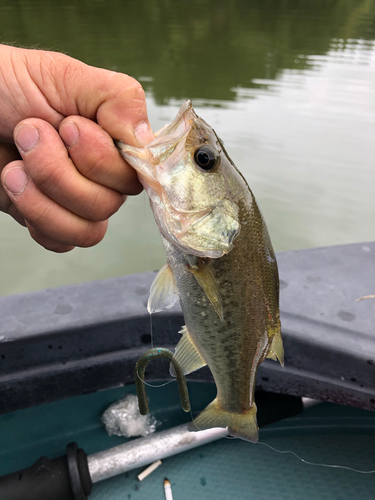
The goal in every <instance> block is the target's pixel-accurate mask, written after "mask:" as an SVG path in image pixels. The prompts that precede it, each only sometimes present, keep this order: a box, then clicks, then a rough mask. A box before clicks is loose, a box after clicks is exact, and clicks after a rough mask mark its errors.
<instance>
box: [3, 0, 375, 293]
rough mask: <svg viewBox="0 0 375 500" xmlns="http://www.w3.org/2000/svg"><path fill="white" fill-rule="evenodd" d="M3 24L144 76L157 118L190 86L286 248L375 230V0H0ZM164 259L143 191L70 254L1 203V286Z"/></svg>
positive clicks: (167, 115) (21, 37)
mask: <svg viewBox="0 0 375 500" xmlns="http://www.w3.org/2000/svg"><path fill="white" fill-rule="evenodd" d="M0 37H1V40H2V41H4V42H7V43H14V44H18V45H21V46H29V47H30V46H36V47H40V48H47V49H53V50H59V51H63V52H65V53H68V54H69V55H71V56H73V57H76V58H78V59H82V60H83V61H85V62H87V63H89V64H92V65H95V66H102V67H105V68H109V69H113V70H117V71H122V72H126V73H128V74H130V75H132V76H134V77H136V78H138V79H139V80H140V81H141V82H142V84H143V86H144V88H145V90H146V93H147V99H148V110H149V115H150V121H151V124H152V126H153V128H154V130H157V129H158V128H160V127H162V126H163V125H164V124H165V123H166V122H168V121H170V120H171V119H172V118H173V117H174V115H175V113H176V111H177V109H178V107H179V105H180V104H181V103H182V102H183V100H184V99H186V98H191V99H192V100H193V103H194V106H195V108H196V110H197V112H198V114H200V115H201V116H202V117H203V118H204V119H205V120H206V121H207V122H209V123H210V124H211V125H212V126H213V127H214V128H215V129H216V131H217V133H218V134H219V136H220V137H221V138H222V139H223V141H224V143H225V146H226V148H227V150H228V152H229V154H230V155H231V157H232V158H233V160H234V162H235V163H236V165H237V166H238V167H239V168H240V170H241V171H242V172H243V173H244V175H245V177H246V179H247V181H248V183H249V185H250V186H251V188H252V189H253V191H254V193H255V196H256V197H257V200H258V202H259V204H260V206H261V209H262V211H263V214H264V216H265V218H266V221H267V224H268V228H269V231H270V234H271V238H272V241H273V243H274V246H275V249H276V250H277V251H282V250H289V249H298V248H308V247H314V246H321V245H333V244H343V243H350V242H358V241H366V240H373V239H374V220H375V203H374V188H375V167H374V158H375V141H374V135H375V43H374V39H375V1H374V0H314V1H313V0H305V1H298V0H294V1H291V0H290V1H288V0H272V1H270V0H269V1H268V0H256V1H255V0H235V1H231V2H228V0H225V1H224V0H205V1H191V0H189V1H187V0H182V1H172V0H134V1H130V0H129V1H120V0H117V1H102V0H90V2H89V1H81V2H73V1H64V2H57V1H51V0H50V1H47V0H45V1H40V0H39V1H37V0H35V1H31V0H29V1H26V0H18V1H17V0H12V1H10V0H5V1H4V0H3V1H2V2H1V3H0ZM164 262H165V258H164V255H163V251H162V247H161V244H160V241H159V236H158V231H157V229H156V227H155V224H154V221H153V217H152V214H151V213H150V210H149V208H148V201H147V200H146V198H145V195H141V196H138V197H136V198H133V199H129V200H128V202H127V203H126V204H125V206H124V207H123V208H122V209H121V210H120V212H119V213H118V214H116V215H115V216H114V217H112V219H111V222H110V226H109V230H108V233H107V236H106V237H105V239H104V240H103V242H101V243H100V244H99V245H97V246H96V247H94V248H91V249H75V250H74V251H73V252H70V253H68V254H64V255H57V254H53V253H51V252H48V251H46V250H44V249H43V248H42V247H39V246H38V245H37V244H36V243H34V241H33V240H32V239H31V238H30V237H29V236H28V233H27V231H26V230H25V229H24V228H22V227H20V226H18V225H17V223H15V222H14V221H13V220H12V219H11V218H10V217H8V216H7V215H4V214H0V295H7V294H14V293H19V292H24V291H30V290H37V289H41V288H46V287H53V286H59V285H65V284H70V283H78V282H82V281H90V280H95V279H102V278H107V277H112V276H120V275H124V274H130V273H135V272H142V271H146V270H151V269H157V268H160V267H161V266H162V265H163V263H164Z"/></svg>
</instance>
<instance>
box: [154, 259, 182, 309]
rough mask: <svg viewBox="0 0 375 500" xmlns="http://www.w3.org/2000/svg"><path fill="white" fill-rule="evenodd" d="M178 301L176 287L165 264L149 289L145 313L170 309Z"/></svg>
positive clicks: (169, 269)
mask: <svg viewBox="0 0 375 500" xmlns="http://www.w3.org/2000/svg"><path fill="white" fill-rule="evenodd" d="M177 300H178V294H177V287H176V283H175V280H174V277H173V273H172V270H171V268H170V266H169V264H165V265H164V266H163V267H162V268H161V269H160V271H159V272H158V274H157V275H156V277H155V279H154V281H153V282H152V285H151V288H150V297H149V299H148V302H147V311H148V312H149V313H150V314H151V313H155V312H159V311H163V310H164V309H170V308H171V307H172V306H174V305H175V303H176V302H177Z"/></svg>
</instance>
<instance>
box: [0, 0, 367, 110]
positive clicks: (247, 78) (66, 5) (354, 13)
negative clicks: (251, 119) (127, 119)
mask: <svg viewBox="0 0 375 500" xmlns="http://www.w3.org/2000/svg"><path fill="white" fill-rule="evenodd" d="M0 9H1V11H2V13H3V14H4V15H2V16H1V17H0V28H1V29H0V32H1V37H2V38H3V40H6V41H8V42H12V41H16V42H18V43H19V44H21V45H24V44H26V45H28V44H29V45H32V46H34V45H35V44H36V43H37V44H38V45H39V46H40V47H41V48H54V49H56V50H63V51H66V52H67V53H69V54H70V55H73V56H75V57H78V58H81V59H83V60H85V61H86V62H87V63H90V64H93V65H97V66H103V67H108V68H113V69H116V70H119V71H123V72H126V73H128V74H131V75H132V76H135V77H136V78H137V77H138V78H140V77H142V76H147V77H148V79H146V80H148V81H146V80H144V81H143V84H144V87H145V88H146V90H150V91H152V93H153V95H154V97H155V99H156V101H157V102H158V103H162V102H166V101H168V99H170V98H175V99H182V98H185V97H187V96H189V97H190V98H201V99H211V100H224V101H225V100H232V99H234V98H235V96H236V94H235V92H234V91H233V88H235V87H245V88H246V87H247V88H251V87H257V85H258V84H257V83H254V80H259V79H260V80H262V79H268V80H269V79H276V78H278V77H279V76H280V75H281V73H282V72H283V70H285V69H295V70H304V69H307V68H309V67H311V66H312V64H313V62H312V61H311V60H310V59H309V56H311V55H314V56H316V55H324V54H326V53H327V52H328V51H329V50H335V48H340V49H342V48H344V47H345V45H346V44H348V43H349V44H351V45H353V44H354V43H355V41H356V40H358V39H360V40H363V41H364V43H362V45H361V49H362V50H363V51H365V50H366V47H367V48H368V49H371V47H372V46H373V44H372V41H373V40H374V38H375V3H374V1H373V0H314V1H304V0H280V1H275V0H252V1H249V0H234V1H230V2H228V1H227V0H203V1H202V0H183V1H178V2H176V1H174V0H132V1H126V2H124V1H122V0H121V1H120V0H114V1H110V2H107V1H104V0H102V1H100V0H99V1H92V0H90V1H88V0H86V1H81V2H74V1H72V0H68V1H65V2H63V3H60V2H56V1H46V0H44V1H43V0H41V1H38V2H30V1H25V0H18V1H14V0H12V1H2V3H1V7H0ZM150 80H151V81H150Z"/></svg>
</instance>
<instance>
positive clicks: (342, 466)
mask: <svg viewBox="0 0 375 500" xmlns="http://www.w3.org/2000/svg"><path fill="white" fill-rule="evenodd" d="M255 444H262V445H263V446H267V447H268V448H271V450H273V451H276V452H277V453H282V454H286V453H289V454H291V455H294V456H295V457H296V458H298V460H300V461H301V462H303V463H304V464H307V465H315V466H317V467H329V468H332V469H345V470H350V471H352V472H357V473H358V474H375V470H358V469H353V468H352V467H347V466H346V465H333V464H320V463H317V462H309V461H308V460H305V459H304V458H302V457H300V456H299V455H297V453H294V451H290V450H277V449H276V448H274V447H273V446H271V445H270V444H268V443H263V442H261V441H258V442H257V443H255Z"/></svg>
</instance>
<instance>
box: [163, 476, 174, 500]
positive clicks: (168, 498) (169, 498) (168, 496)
mask: <svg viewBox="0 0 375 500" xmlns="http://www.w3.org/2000/svg"><path fill="white" fill-rule="evenodd" d="M164 495H165V500H173V495H172V486H171V483H170V481H169V479H167V478H165V479H164Z"/></svg>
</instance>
